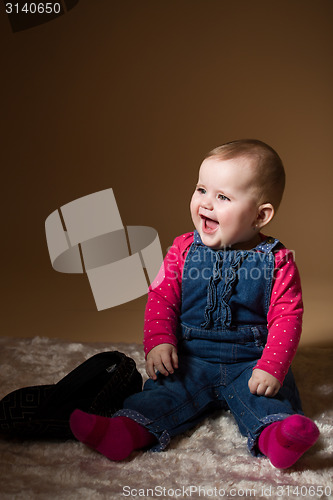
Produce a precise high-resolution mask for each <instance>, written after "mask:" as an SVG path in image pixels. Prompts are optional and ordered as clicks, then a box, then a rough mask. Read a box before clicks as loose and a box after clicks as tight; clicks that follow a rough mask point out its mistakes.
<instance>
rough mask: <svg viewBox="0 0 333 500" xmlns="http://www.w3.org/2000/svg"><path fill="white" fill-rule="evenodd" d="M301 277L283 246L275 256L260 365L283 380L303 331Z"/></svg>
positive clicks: (291, 256) (258, 365)
mask: <svg viewBox="0 0 333 500" xmlns="http://www.w3.org/2000/svg"><path fill="white" fill-rule="evenodd" d="M302 317H303V301H302V290H301V281H300V276H299V272H298V269H297V266H296V264H295V261H294V256H293V254H292V252H291V251H290V250H287V249H283V250H280V251H279V252H277V253H276V256H275V280H274V282H273V288H272V295H271V303H270V308H269V311H268V315H267V326H268V337H267V344H266V346H265V348H264V351H263V353H262V356H261V358H260V360H259V361H258V363H257V365H256V366H255V368H260V369H261V370H264V371H266V372H268V373H270V374H271V375H273V376H274V377H276V378H277V379H278V380H279V382H280V383H281V384H282V383H283V380H284V378H285V376H286V374H287V372H288V369H289V366H290V364H291V362H292V360H293V358H294V356H295V353H296V350H297V346H298V343H299V340H300V336H301V331H302Z"/></svg>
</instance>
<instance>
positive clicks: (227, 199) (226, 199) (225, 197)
mask: <svg viewBox="0 0 333 500" xmlns="http://www.w3.org/2000/svg"><path fill="white" fill-rule="evenodd" d="M217 197H218V199H219V200H222V201H230V198H228V197H227V196H224V194H219V195H218V196H217Z"/></svg>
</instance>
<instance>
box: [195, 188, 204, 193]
mask: <svg viewBox="0 0 333 500" xmlns="http://www.w3.org/2000/svg"><path fill="white" fill-rule="evenodd" d="M197 191H198V193H200V194H205V193H206V189H204V188H197Z"/></svg>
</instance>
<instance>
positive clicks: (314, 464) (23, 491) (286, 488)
mask: <svg viewBox="0 0 333 500" xmlns="http://www.w3.org/2000/svg"><path fill="white" fill-rule="evenodd" d="M0 346H1V351H0V398H3V397H4V396H5V395H6V394H8V393H9V392H11V391H13V390H15V389H17V388H20V387H24V386H28V385H39V384H52V383H56V382H58V381H59V380H60V379H61V378H62V377H64V376H65V375H66V374H67V373H69V372H70V371H71V370H72V369H73V368H74V367H75V366H77V365H79V364H80V363H82V362H83V361H84V360H85V359H87V358H89V357H90V356H92V355H94V354H96V353H97V352H101V351H109V350H119V351H122V352H124V353H125V354H127V355H128V356H131V357H132V358H133V359H134V360H135V361H136V363H137V368H138V369H139V371H140V372H141V374H142V375H143V377H144V378H146V375H145V372H144V357H143V350H142V348H141V346H139V345H137V344H113V345H107V344H93V343H87V344H81V343H70V342H63V341H59V340H56V339H48V338H39V337H36V338H34V339H10V338H0ZM332 361H333V349H332V348H301V349H300V350H299V352H298V353H297V356H296V358H295V361H294V374H295V377H296V380H297V381H298V385H299V389H300V392H301V396H302V400H303V405H304V410H305V413H306V414H307V416H309V417H311V418H312V419H314V420H315V422H316V423H317V425H318V427H319V429H320V431H321V437H320V439H319V441H318V442H317V443H316V445H315V446H314V447H313V448H312V449H311V450H309V451H308V452H307V453H306V454H305V455H304V456H303V457H302V458H301V459H300V460H299V462H298V463H297V464H296V465H295V466H294V467H293V468H291V469H287V470H285V471H281V470H277V469H274V468H273V467H271V466H270V464H269V462H268V460H267V459H265V458H253V457H252V456H251V455H250V454H249V452H248V451H247V446H246V439H245V438H243V437H242V436H241V435H240V433H239V431H238V428H237V426H236V424H235V423H234V421H233V418H232V416H231V415H230V414H229V413H222V414H215V415H213V416H212V417H211V418H208V419H206V420H205V421H204V422H203V423H202V424H201V425H199V426H198V427H196V428H195V429H193V430H192V431H191V432H188V433H186V434H185V435H182V436H180V437H177V438H175V439H174V440H173V441H172V443H171V445H170V447H169V448H168V449H167V450H166V451H164V452H162V453H152V452H135V453H133V455H132V456H131V457H130V458H129V459H127V460H126V461H124V462H120V463H116V462H111V461H109V460H107V459H106V458H105V457H103V456H102V455H100V454H98V453H96V452H95V451H93V450H90V449H88V448H87V447H85V446H84V445H82V444H81V443H79V442H76V441H66V442H60V441H56V442H54V441H52V442H51V441H47V442H36V441H35V442H34V441H32V442H31V441H20V440H18V439H10V438H6V437H1V438H0V475H1V476H0V477H1V481H0V499H1V500H9V499H10V500H14V499H22V500H23V499H24V500H28V499H59V500H60V499H64V500H65V499H66V500H70V499H94V500H99V499H114V498H115V499H118V498H119V499H121V498H148V499H155V498H167V499H169V498H223V497H225V498H227V497H228V496H229V498H230V497H232V498H244V497H252V498H262V499H266V498H267V499H272V498H281V499H290V498H298V499H299V498H303V499H304V498H330V497H331V498H333V481H332V476H333V474H332V472H333V421H332V417H333V370H332V365H333V363H332Z"/></svg>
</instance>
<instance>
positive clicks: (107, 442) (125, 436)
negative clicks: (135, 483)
mask: <svg viewBox="0 0 333 500" xmlns="http://www.w3.org/2000/svg"><path fill="white" fill-rule="evenodd" d="M70 426H71V430H72V432H73V434H74V436H75V437H76V438H77V439H78V440H79V441H82V442H83V443H84V444H86V445H87V446H90V447H91V448H93V449H95V450H97V451H99V452H100V453H102V454H103V455H105V456H106V457H107V458H109V459H110V460H124V459H125V458H127V457H128V456H129V455H130V454H131V453H132V451H134V450H138V449H141V448H145V447H148V446H151V445H152V444H154V443H155V442H156V437H155V436H154V435H153V434H151V433H150V432H149V431H148V430H147V429H146V428H145V427H143V426H142V425H140V424H138V423H137V422H135V421H134V420H132V419H130V418H127V417H114V418H107V417H101V416H98V415H92V414H90V413H85V412H83V411H81V410H75V411H74V412H73V413H72V415H71V417H70Z"/></svg>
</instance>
